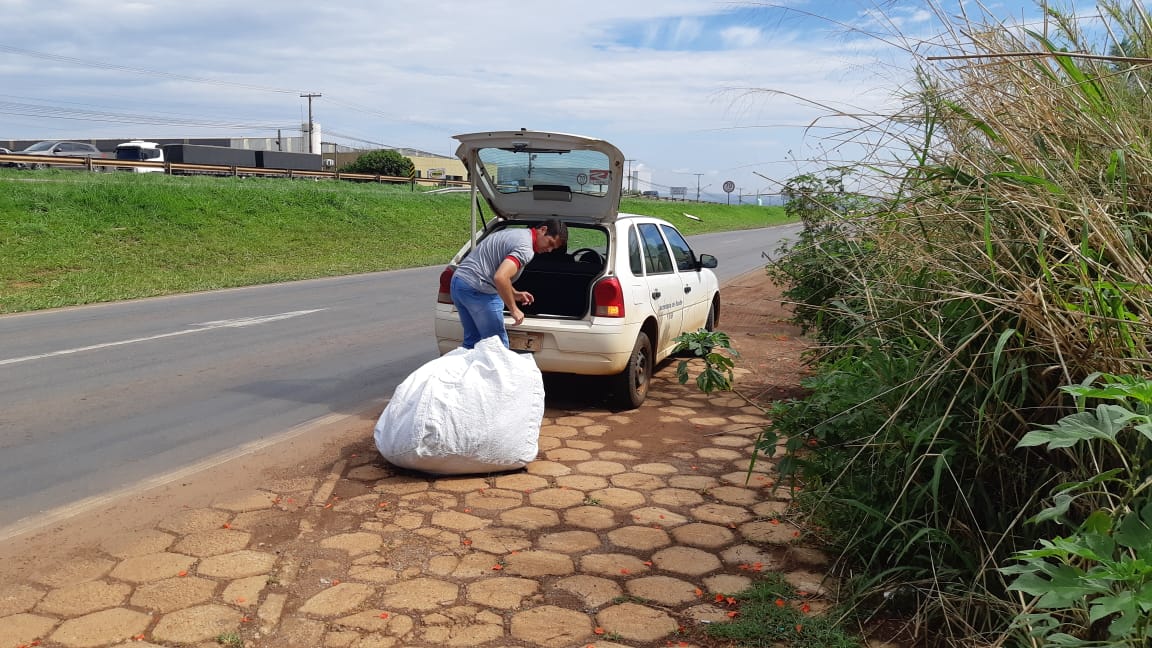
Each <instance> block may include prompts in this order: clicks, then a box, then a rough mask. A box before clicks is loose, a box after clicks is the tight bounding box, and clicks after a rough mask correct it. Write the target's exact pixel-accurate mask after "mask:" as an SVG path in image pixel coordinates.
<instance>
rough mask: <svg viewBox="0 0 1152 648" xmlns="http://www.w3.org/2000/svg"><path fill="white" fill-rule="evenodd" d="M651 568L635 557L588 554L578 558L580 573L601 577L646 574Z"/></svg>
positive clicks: (616, 554)
mask: <svg viewBox="0 0 1152 648" xmlns="http://www.w3.org/2000/svg"><path fill="white" fill-rule="evenodd" d="M650 569H651V567H649V566H648V565H645V564H644V561H643V560H641V559H639V558H637V557H636V556H629V555H628V554H620V553H603V554H589V555H587V556H581V557H580V571H582V572H585V573H588V574H599V575H601V576H615V577H620V576H629V575H632V576H635V575H638V574H644V573H647V572H648V571H649V570H650Z"/></svg>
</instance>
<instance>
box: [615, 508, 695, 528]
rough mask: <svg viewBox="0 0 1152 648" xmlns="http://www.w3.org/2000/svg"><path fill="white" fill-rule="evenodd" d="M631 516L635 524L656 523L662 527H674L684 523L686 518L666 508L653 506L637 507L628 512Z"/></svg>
mask: <svg viewBox="0 0 1152 648" xmlns="http://www.w3.org/2000/svg"><path fill="white" fill-rule="evenodd" d="M628 515H630V516H631V517H632V521H633V522H635V523H636V524H647V525H653V524H655V525H657V526H662V527H665V528H667V527H674V526H679V525H681V524H684V523H685V522H687V521H688V518H686V517H684V516H683V515H680V514H679V513H673V512H672V511H669V510H668V509H666V508H659V507H655V506H647V507H644V508H638V509H636V510H634V511H631V512H629V513H628Z"/></svg>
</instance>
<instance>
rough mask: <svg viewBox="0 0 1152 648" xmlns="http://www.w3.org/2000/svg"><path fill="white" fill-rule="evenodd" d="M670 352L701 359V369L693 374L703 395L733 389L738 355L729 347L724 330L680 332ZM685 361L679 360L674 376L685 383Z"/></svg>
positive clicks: (728, 340) (686, 369)
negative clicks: (735, 360) (702, 367)
mask: <svg viewBox="0 0 1152 648" xmlns="http://www.w3.org/2000/svg"><path fill="white" fill-rule="evenodd" d="M675 342H676V348H675V349H673V353H683V352H685V351H687V352H690V353H692V354H693V355H695V356H696V357H697V358H700V359H702V360H703V361H704V369H703V370H702V371H701V372H700V373H699V375H697V376H696V386H697V387H699V388H700V391H702V392H704V393H705V394H711V393H712V392H714V391H728V390H730V389H732V381H733V379H734V376H733V373H732V368H733V367H734V366H735V364H734V362H733V359H734V358H738V357H740V354H739V352H737V351H736V350H735V349H733V348H732V340H731V339H730V338H729V337H728V334H727V333H723V332H721V331H709V330H707V329H700V330H698V331H694V332H691V333H681V334H680V335H679V336H678V337H677V338H676V339H675ZM688 365H689V362H688V361H687V360H681V361H680V364H679V365H677V367H676V379H677V380H679V381H680V384H681V385H683V384H684V383H686V382H688V377H689V376H688Z"/></svg>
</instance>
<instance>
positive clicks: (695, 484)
mask: <svg viewBox="0 0 1152 648" xmlns="http://www.w3.org/2000/svg"><path fill="white" fill-rule="evenodd" d="M719 483H720V482H719V481H717V479H716V478H715V477H709V476H708V475H676V476H675V477H669V478H668V485H669V486H671V487H672V488H685V489H687V490H694V491H701V490H704V489H706V488H712V487H713V486H716V485H717V484H719Z"/></svg>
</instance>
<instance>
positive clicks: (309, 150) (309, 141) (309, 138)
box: [300, 93, 324, 153]
mask: <svg viewBox="0 0 1152 648" xmlns="http://www.w3.org/2000/svg"><path fill="white" fill-rule="evenodd" d="M300 96H301V97H307V98H308V152H309V153H311V152H312V99H313V98H315V97H323V96H324V95H321V94H312V93H305V94H302V95H300Z"/></svg>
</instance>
